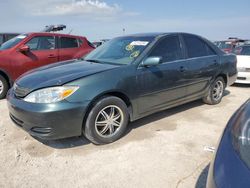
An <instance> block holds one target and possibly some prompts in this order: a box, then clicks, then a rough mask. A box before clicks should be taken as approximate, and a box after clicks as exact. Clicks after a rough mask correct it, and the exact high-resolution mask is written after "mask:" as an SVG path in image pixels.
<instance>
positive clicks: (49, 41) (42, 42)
mask: <svg viewBox="0 0 250 188" xmlns="http://www.w3.org/2000/svg"><path fill="white" fill-rule="evenodd" d="M26 45H27V46H29V48H30V50H52V49H55V38H54V37H53V36H37V37H33V38H32V39H31V40H29V41H28V42H27V43H26Z"/></svg>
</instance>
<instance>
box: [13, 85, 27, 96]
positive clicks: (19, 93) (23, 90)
mask: <svg viewBox="0 0 250 188" xmlns="http://www.w3.org/2000/svg"><path fill="white" fill-rule="evenodd" d="M13 89H14V93H15V96H17V97H20V98H23V97H25V96H26V95H27V94H28V93H29V92H30V89H28V88H23V87H20V86H19V85H17V84H16V83H15V84H14V86H13Z"/></svg>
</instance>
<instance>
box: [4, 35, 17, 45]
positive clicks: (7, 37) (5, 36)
mask: <svg viewBox="0 0 250 188" xmlns="http://www.w3.org/2000/svg"><path fill="white" fill-rule="evenodd" d="M17 35H19V34H18V33H0V46H1V45H2V44H3V43H5V42H6V41H8V40H10V39H12V38H14V37H16V36H17Z"/></svg>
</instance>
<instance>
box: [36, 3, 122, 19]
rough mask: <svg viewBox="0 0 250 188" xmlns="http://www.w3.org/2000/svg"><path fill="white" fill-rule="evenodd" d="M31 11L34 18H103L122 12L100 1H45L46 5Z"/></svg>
mask: <svg viewBox="0 0 250 188" xmlns="http://www.w3.org/2000/svg"><path fill="white" fill-rule="evenodd" d="M49 1H50V2H51V3H50V2H49ZM48 4H50V6H48ZM33 10H34V11H33V12H32V14H33V15H35V16H62V15H99V16H104V17H106V16H112V15H116V14H118V13H120V12H121V11H122V9H121V7H120V6H119V5H118V4H112V5H110V4H107V3H106V2H104V1H100V0H72V1H55V0H54V1H53V0H47V3H46V4H41V5H40V6H39V7H38V8H35V9H33Z"/></svg>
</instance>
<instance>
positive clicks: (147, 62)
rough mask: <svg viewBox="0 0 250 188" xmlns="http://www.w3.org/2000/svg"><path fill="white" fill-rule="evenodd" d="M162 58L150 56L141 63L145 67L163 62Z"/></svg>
mask: <svg viewBox="0 0 250 188" xmlns="http://www.w3.org/2000/svg"><path fill="white" fill-rule="evenodd" d="M161 59H162V58H161V57H148V58H147V59H145V60H144V61H143V62H142V64H141V65H142V66H144V67H149V66H155V65H159V64H160V63H161Z"/></svg>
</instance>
